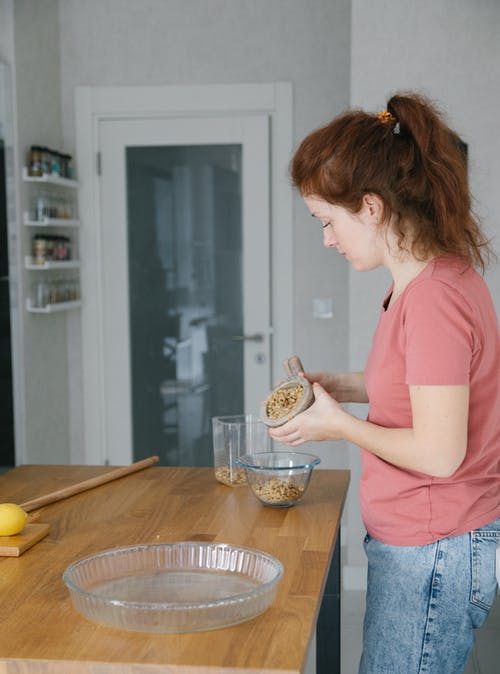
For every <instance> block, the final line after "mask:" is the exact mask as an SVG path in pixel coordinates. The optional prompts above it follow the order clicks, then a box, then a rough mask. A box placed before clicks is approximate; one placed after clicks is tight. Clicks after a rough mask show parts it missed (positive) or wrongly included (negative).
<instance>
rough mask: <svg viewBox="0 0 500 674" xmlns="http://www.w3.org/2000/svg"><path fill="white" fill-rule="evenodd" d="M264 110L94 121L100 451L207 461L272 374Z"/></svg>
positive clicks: (128, 457) (121, 459)
mask: <svg viewBox="0 0 500 674" xmlns="http://www.w3.org/2000/svg"><path fill="white" fill-rule="evenodd" d="M268 129H269V118H268V116H267V115H264V114H255V115H249V116H239V117H238V116H227V117H224V116H211V117H204V118H201V117H191V118H190V117H179V118H175V117H169V118H161V119H159V118H150V119H148V118H139V119H138V118H135V119H129V120H123V119H122V120H112V119H111V120H110V119H106V120H100V122H99V124H98V144H99V151H100V165H101V175H100V181H99V185H100V218H99V220H100V233H99V235H100V239H101V240H100V246H101V251H102V254H101V261H102V263H101V268H100V275H101V278H100V284H101V288H102V306H101V316H102V323H103V325H102V336H103V358H102V361H101V362H102V368H103V372H102V381H103V384H104V395H103V404H104V408H105V409H104V410H103V412H104V415H103V416H104V418H105V419H106V425H105V445H106V453H107V457H108V460H109V462H110V463H112V464H124V463H129V462H131V461H133V460H138V459H140V458H143V457H144V456H149V455H152V454H158V455H160V457H161V460H162V463H166V464H171V465H210V464H211V461H212V456H211V423H210V419H211V417H212V416H214V415H222V414H238V413H241V412H255V413H258V408H259V402H260V400H262V398H263V397H264V396H265V394H266V393H267V391H268V390H269V386H270V383H271V374H270V366H271V329H270V270H269V265H270V221H269V220H270V197H269V181H270V174H269V155H270V148H269V131H268Z"/></svg>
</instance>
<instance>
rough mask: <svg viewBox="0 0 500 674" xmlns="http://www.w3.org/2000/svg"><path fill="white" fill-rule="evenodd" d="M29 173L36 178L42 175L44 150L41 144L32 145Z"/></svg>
mask: <svg viewBox="0 0 500 674" xmlns="http://www.w3.org/2000/svg"><path fill="white" fill-rule="evenodd" d="M28 175H30V176H33V177H35V178H39V177H40V176H41V175H42V152H41V148H40V146H39V145H32V146H31V147H30V152H29V159H28Z"/></svg>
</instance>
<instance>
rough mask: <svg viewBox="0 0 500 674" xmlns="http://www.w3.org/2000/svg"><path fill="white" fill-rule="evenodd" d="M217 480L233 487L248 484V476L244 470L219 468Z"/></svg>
mask: <svg viewBox="0 0 500 674" xmlns="http://www.w3.org/2000/svg"><path fill="white" fill-rule="evenodd" d="M215 479H216V480H218V482H222V484H227V485H229V486H230V487H231V486H232V485H233V484H246V481H247V476H246V473H245V469H244V468H231V467H230V466H218V467H217V468H216V469H215Z"/></svg>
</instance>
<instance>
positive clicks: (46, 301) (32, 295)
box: [23, 168, 81, 314]
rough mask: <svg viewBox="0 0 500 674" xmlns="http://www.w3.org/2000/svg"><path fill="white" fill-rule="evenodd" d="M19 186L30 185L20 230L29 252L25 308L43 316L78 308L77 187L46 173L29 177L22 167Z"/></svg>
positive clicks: (68, 181)
mask: <svg viewBox="0 0 500 674" xmlns="http://www.w3.org/2000/svg"><path fill="white" fill-rule="evenodd" d="M23 181H24V182H26V183H30V190H29V199H28V203H27V204H26V209H25V210H24V212H23V225H24V226H25V227H27V228H29V230H28V231H29V232H30V237H29V239H30V244H29V247H30V252H29V254H27V255H25V258H24V266H25V269H26V270H28V271H29V272H30V276H31V284H30V289H29V293H28V297H27V299H26V309H27V311H29V312H31V313H43V314H48V313H52V312H56V311H67V310H69V309H75V308H78V307H80V306H81V299H80V279H79V269H80V260H79V240H78V228H79V226H80V220H79V218H78V204H77V192H76V190H77V188H78V182H77V181H76V180H71V179H69V178H61V177H59V176H55V175H51V174H44V175H42V176H31V175H29V173H28V170H27V169H26V168H24V169H23Z"/></svg>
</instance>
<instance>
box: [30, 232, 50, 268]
mask: <svg viewBox="0 0 500 674" xmlns="http://www.w3.org/2000/svg"><path fill="white" fill-rule="evenodd" d="M47 252H48V251H47V239H46V238H45V237H44V236H43V235H42V234H37V235H36V236H35V237H34V238H33V263H34V264H45V262H46V261H47Z"/></svg>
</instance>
